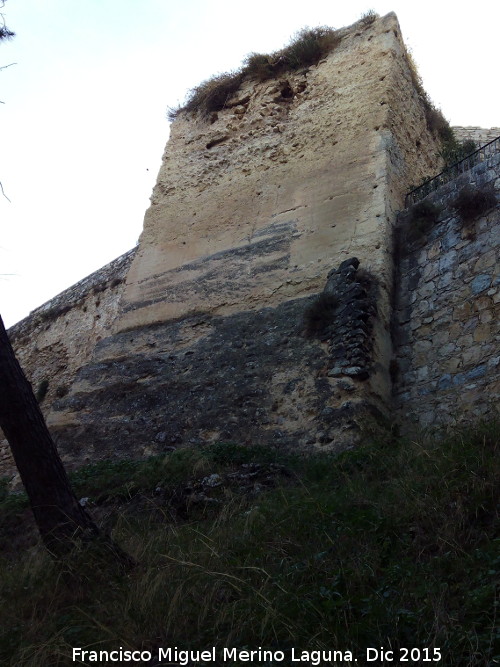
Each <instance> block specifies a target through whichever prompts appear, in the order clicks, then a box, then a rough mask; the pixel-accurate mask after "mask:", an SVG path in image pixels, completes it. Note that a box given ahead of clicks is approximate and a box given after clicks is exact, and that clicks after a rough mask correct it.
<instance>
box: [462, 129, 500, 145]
mask: <svg viewBox="0 0 500 667" xmlns="http://www.w3.org/2000/svg"><path fill="white" fill-rule="evenodd" d="M453 133H454V134H455V137H456V138H457V139H458V141H465V140H466V139H471V140H472V141H475V142H476V144H477V146H478V148H479V146H483V145H484V144H487V143H489V142H490V141H493V139H496V138H497V137H500V127H476V126H469V127H458V126H457V127H454V128H453Z"/></svg>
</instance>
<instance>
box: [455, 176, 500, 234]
mask: <svg viewBox="0 0 500 667" xmlns="http://www.w3.org/2000/svg"><path fill="white" fill-rule="evenodd" d="M496 204H497V198H496V196H495V192H494V191H493V188H492V187H491V186H488V187H483V188H473V187H472V186H471V185H466V186H465V187H463V188H462V189H461V190H460V192H459V193H458V195H457V198H456V199H455V210H456V211H457V213H458V215H459V216H460V219H461V220H462V222H463V223H464V224H466V225H470V224H471V223H472V222H473V221H474V220H475V219H476V218H478V217H479V216H480V215H483V214H484V213H487V212H488V211H489V210H490V209H492V208H493V207H494V206H496Z"/></svg>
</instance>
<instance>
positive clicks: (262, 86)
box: [119, 14, 438, 330]
mask: <svg viewBox="0 0 500 667" xmlns="http://www.w3.org/2000/svg"><path fill="white" fill-rule="evenodd" d="M342 34H343V38H342V41H341V43H340V45H339V47H337V48H336V49H335V50H334V51H333V52H332V53H331V54H330V55H329V56H328V57H326V58H325V59H324V61H322V62H320V63H319V64H318V65H317V66H313V67H310V68H308V69H307V70H304V71H300V72H297V73H291V74H289V75H286V76H283V77H281V78H280V79H279V80H272V81H268V82H264V83H256V82H252V81H247V82H246V83H244V84H243V86H242V88H241V90H240V92H239V93H238V94H237V95H236V96H235V97H234V98H233V99H232V100H230V102H229V108H226V109H224V110H222V111H220V112H218V113H217V114H214V116H213V117H212V118H211V119H210V120H209V121H207V120H205V119H202V118H199V117H193V116H192V115H191V114H186V113H181V114H180V117H179V118H178V120H176V121H175V122H174V123H173V125H172V132H171V138H170V141H169V143H168V145H167V148H166V151H165V155H164V159H163V165H162V167H161V170H160V173H159V176H158V182H157V185H156V187H155V189H154V192H153V197H152V205H151V207H150V209H149V210H148V211H147V213H146V218H145V224H144V231H143V234H142V236H141V239H140V247H139V251H138V254H137V256H136V258H135V260H134V262H133V265H132V268H131V270H130V272H129V274H128V277H127V285H126V290H125V295H124V304H123V305H124V312H123V316H122V318H121V320H120V322H119V329H120V330H124V329H127V328H132V327H137V326H142V325H144V324H148V323H153V322H159V321H165V320H168V319H172V318H176V317H180V316H182V315H185V314H186V313H193V312H198V311H203V312H207V311H209V312H212V313H214V314H221V315H225V314H229V313H231V312H235V311H238V310H241V309H242V308H249V309H252V308H258V307H262V306H265V305H269V306H271V305H275V304H277V303H280V302H282V301H283V300H285V299H289V298H295V297H297V296H301V295H307V294H310V293H311V292H314V291H318V290H320V289H321V288H322V283H323V281H324V276H325V275H326V274H327V273H328V271H329V270H330V269H331V268H332V263H333V262H338V261H342V260H344V259H347V258H348V257H351V256H353V255H354V256H357V257H359V258H360V260H361V261H362V263H363V262H369V263H370V265H371V267H372V269H373V270H375V271H376V272H377V273H378V274H380V277H381V280H382V282H383V283H384V284H385V283H387V282H388V281H389V282H390V280H389V278H390V277H391V274H392V262H391V261H390V258H389V249H390V247H391V240H390V237H391V234H390V224H391V223H392V221H393V213H394V210H395V209H397V208H400V207H401V203H402V199H401V197H402V193H404V192H405V190H406V189H408V187H409V185H410V184H411V183H413V182H416V181H418V180H419V177H420V176H422V175H425V174H426V173H429V171H432V170H433V169H436V167H437V165H438V162H437V160H436V153H437V150H438V146H437V143H436V140H435V139H434V138H433V137H432V136H431V135H430V134H429V132H428V130H427V127H426V121H425V116H424V114H423V110H422V104H421V103H420V101H419V99H418V96H417V94H416V91H415V90H414V88H413V85H412V83H411V76H410V73H409V69H408V64H407V62H406V59H405V57H404V53H405V50H404V46H403V43H402V40H401V34H400V31H399V26H398V23H397V19H396V17H395V15H394V14H389V15H387V16H386V17H384V18H382V19H378V20H376V21H375V22H374V23H373V24H372V25H369V26H364V25H363V24H362V23H358V24H355V25H354V26H352V27H351V28H348V29H345V30H344V31H343V32H342Z"/></svg>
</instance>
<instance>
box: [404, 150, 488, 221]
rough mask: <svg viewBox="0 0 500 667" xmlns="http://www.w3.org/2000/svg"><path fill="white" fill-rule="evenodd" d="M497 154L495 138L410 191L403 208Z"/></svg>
mask: <svg viewBox="0 0 500 667" xmlns="http://www.w3.org/2000/svg"><path fill="white" fill-rule="evenodd" d="M499 152H500V137H497V138H496V139H493V140H492V141H490V142H488V143H487V144H484V146H481V148H478V149H477V150H476V151H474V153H471V154H470V155H467V157H464V158H463V159H462V160H459V162H455V164H453V165H452V166H451V167H448V168H447V169H443V171H442V172H441V173H439V174H438V175H437V176H434V177H433V178H430V179H429V180H428V181H425V183H422V185H419V186H418V188H414V189H413V190H411V191H410V192H409V193H408V194H407V195H406V198H405V208H408V206H411V205H412V204H415V203H416V202H417V201H420V200H421V199H423V198H424V197H427V195H428V194H430V193H431V192H433V191H434V190H437V188H439V187H440V186H441V185H444V184H445V183H448V181H452V180H453V179H454V178H456V177H457V176H460V174H463V173H465V172H466V171H469V169H472V167H475V166H476V164H479V163H480V162H483V161H484V160H487V159H488V158H489V157H491V156H492V155H495V154H496V153H499Z"/></svg>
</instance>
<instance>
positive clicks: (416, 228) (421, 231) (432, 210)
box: [407, 199, 440, 241]
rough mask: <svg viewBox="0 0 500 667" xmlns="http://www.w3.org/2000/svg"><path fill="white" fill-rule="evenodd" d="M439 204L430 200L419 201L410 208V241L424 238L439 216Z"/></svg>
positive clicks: (408, 233) (408, 234)
mask: <svg viewBox="0 0 500 667" xmlns="http://www.w3.org/2000/svg"><path fill="white" fill-rule="evenodd" d="M439 213H440V209H439V206H436V204H433V203H432V202H430V201H427V200H425V199H424V200H423V201H419V202H418V203H416V204H413V206H412V207H411V208H410V215H409V220H408V222H409V227H408V232H407V237H408V240H409V241H415V240H417V239H419V238H424V237H425V236H426V235H427V233H428V232H429V231H430V230H431V229H432V227H433V226H434V225H435V224H436V222H437V221H438V218H439Z"/></svg>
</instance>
